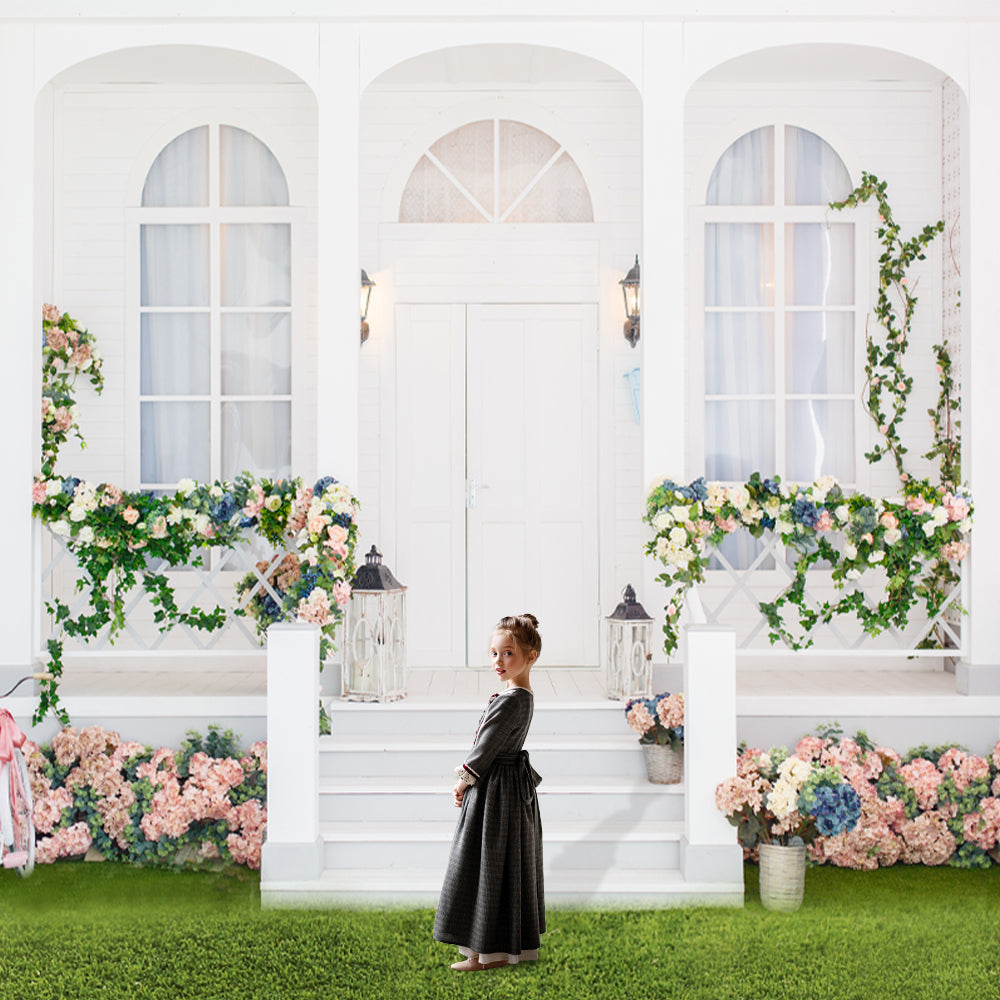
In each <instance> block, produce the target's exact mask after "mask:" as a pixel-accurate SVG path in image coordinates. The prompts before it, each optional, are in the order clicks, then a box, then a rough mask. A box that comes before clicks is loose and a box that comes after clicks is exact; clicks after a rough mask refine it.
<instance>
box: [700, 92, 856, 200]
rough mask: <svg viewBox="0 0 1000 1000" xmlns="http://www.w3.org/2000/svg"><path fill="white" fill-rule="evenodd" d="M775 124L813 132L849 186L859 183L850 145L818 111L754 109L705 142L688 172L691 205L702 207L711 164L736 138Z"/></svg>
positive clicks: (710, 174) (727, 124) (852, 149)
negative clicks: (841, 165) (836, 158)
mask: <svg viewBox="0 0 1000 1000" xmlns="http://www.w3.org/2000/svg"><path fill="white" fill-rule="evenodd" d="M776 122H780V123H781V124H782V125H794V126H796V127H798V128H802V129H806V130H807V131H809V132H814V133H815V134H816V135H818V136H819V137H820V138H821V139H822V140H823V141H824V142H826V143H827V144H828V145H830V146H831V147H832V148H833V150H834V152H835V153H836V154H837V155H838V156H839V157H840V159H841V160H842V161H843V163H844V166H845V167H846V168H847V172H848V174H849V175H850V178H851V183H852V184H854V185H855V186H856V185H857V184H858V182H859V181H860V180H861V173H862V169H863V168H862V166H861V160H860V157H859V156H858V155H857V152H856V151H855V149H854V145H853V143H851V142H850V141H849V140H848V139H847V138H846V136H844V134H843V133H842V132H841V131H840V130H839V129H838V128H837V127H836V126H835V125H833V124H831V123H830V122H828V121H827V120H826V118H824V117H823V115H822V113H821V112H817V113H813V112H811V111H806V110H804V109H803V108H788V109H784V108H768V109H767V110H766V111H763V110H755V111H753V112H752V113H748V114H746V115H741V116H740V117H739V118H736V119H734V120H732V121H729V122H726V125H725V127H724V128H721V129H719V130H718V131H716V132H715V133H714V134H713V136H712V138H711V139H710V140H708V142H707V143H706V149H705V152H704V153H703V154H702V155H701V157H700V158H699V160H698V165H697V166H696V167H695V169H694V170H693V171H692V175H691V183H692V185H693V187H692V189H691V191H690V192H689V195H690V197H691V198H692V199H694V200H693V201H692V202H691V204H693V205H703V204H704V203H705V192H706V191H707V190H708V182H709V181H710V180H711V178H712V171H713V170H715V165H716V164H717V163H718V162H719V159H720V157H721V156H722V154H723V153H725V151H726V150H727V149H729V147H730V146H731V145H732V144H733V143H734V142H735V141H736V140H737V139H739V138H740V137H741V136H744V135H746V134H747V133H748V132H753V131H754V129H758V128H764V127H766V126H768V125H774V124H775V123H776Z"/></svg>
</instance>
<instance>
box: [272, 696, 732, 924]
mask: <svg viewBox="0 0 1000 1000" xmlns="http://www.w3.org/2000/svg"><path fill="white" fill-rule="evenodd" d="M484 705H485V700H477V701H475V702H471V701H467V700H462V701H454V702H440V701H439V702H428V701H425V702H422V703H418V702H406V701H402V702H396V703H391V704H385V705H380V704H362V703H351V702H347V703H345V702H340V701H334V702H332V703H331V704H330V706H329V712H330V716H331V727H332V730H333V734H332V735H330V736H325V737H322V738H321V740H320V763H319V774H320V778H319V781H320V788H319V795H320V801H319V819H320V835H321V838H322V841H323V872H322V875H321V877H320V878H319V879H317V880H314V881H309V882H274V881H270V882H268V881H264V882H262V883H261V899H262V903H263V905H265V906H356V905H367V906H423V907H434V906H436V905H437V901H438V896H439V894H440V891H441V885H442V882H443V879H444V873H445V868H446V866H447V862H448V855H449V852H450V849H451V841H452V836H453V834H454V831H455V824H456V822H457V819H458V810H457V809H455V807H454V805H453V802H452V797H451V789H452V786H453V785H454V783H455V780H456V779H455V775H454V768H455V766H456V765H457V764H460V763H461V762H462V760H463V759H464V757H465V755H466V754H467V753H468V751H469V748H470V746H471V744H472V738H473V734H474V732H475V726H476V723H477V721H478V719H479V716H480V713H481V712H482V710H483V707H484ZM525 749H526V750H527V751H528V752H529V754H530V755H531V763H532V765H533V766H534V767H535V769H536V770H537V771H538V772H539V773H540V774H541V775H542V779H543V780H542V783H541V785H539V787H538V800H539V808H540V811H541V816H542V828H543V832H544V842H543V858H544V867H545V896H546V902H547V904H548V905H550V906H593V907H614V906H620V907H661V906H671V905H679V904H682V903H692V902H701V903H710V904H717V905H742V900H743V886H742V884H741V883H740V884H735V883H734V884H728V883H725V884H718V883H712V884H710V883H688V882H686V881H685V880H684V878H683V877H682V875H681V871H680V865H681V857H680V856H681V840H682V837H683V834H684V809H685V807H684V798H685V789H684V785H683V784H679V785H654V784H651V783H650V782H649V781H648V780H647V778H646V771H645V764H644V762H643V755H642V751H641V750H640V748H639V745H638V743H637V741H636V738H635V736H634V734H632V733H631V731H630V730H629V729H628V727H627V725H626V723H625V719H624V714H623V712H622V706H621V705H620V704H619V703H617V702H579V703H575V702H559V703H556V704H551V703H549V704H546V703H544V702H541V703H539V704H538V705H537V706H536V709H535V715H534V719H533V722H532V727H531V731H530V733H529V735H528V740H527V742H526V743H525Z"/></svg>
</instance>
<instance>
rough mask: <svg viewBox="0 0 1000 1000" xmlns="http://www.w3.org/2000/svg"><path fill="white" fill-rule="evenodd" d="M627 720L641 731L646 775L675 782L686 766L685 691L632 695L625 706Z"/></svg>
mask: <svg viewBox="0 0 1000 1000" xmlns="http://www.w3.org/2000/svg"><path fill="white" fill-rule="evenodd" d="M625 718H626V719H627V720H628V724H629V725H630V726H631V727H632V728H633V729H634V730H635V731H636V732H637V733H638V734H639V744H640V746H641V747H642V750H643V754H644V756H645V759H646V775H647V776H648V778H649V780H650V781H652V782H655V783H656V784H660V785H676V784H677V783H678V782H679V781H680V780H681V776H682V774H683V770H684V695H683V694H670V693H669V692H664V693H663V694H657V695H654V696H653V697H652V698H632V699H631V700H630V701H629V702H628V704H627V705H626V706H625Z"/></svg>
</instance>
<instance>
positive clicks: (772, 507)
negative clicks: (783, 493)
mask: <svg viewBox="0 0 1000 1000" xmlns="http://www.w3.org/2000/svg"><path fill="white" fill-rule="evenodd" d="M764 510H766V511H767V513H768V515H769V516H770V517H774V516H776V515H777V513H778V511H779V510H781V497H768V498H767V500H765V501H764Z"/></svg>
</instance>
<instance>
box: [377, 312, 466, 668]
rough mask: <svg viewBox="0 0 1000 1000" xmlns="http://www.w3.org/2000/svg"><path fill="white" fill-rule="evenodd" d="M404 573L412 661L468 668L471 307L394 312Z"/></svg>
mask: <svg viewBox="0 0 1000 1000" xmlns="http://www.w3.org/2000/svg"><path fill="white" fill-rule="evenodd" d="M396 392H397V396H396V503H395V516H396V539H397V546H396V547H397V551H396V565H395V566H393V567H392V568H393V572H394V573H395V574H396V576H397V577H398V578H399V579H400V580H401V581H402V582H403V583H404V584H406V586H407V588H408V589H407V593H406V625H407V660H408V662H409V663H410V664H411V665H412V666H431V667H449V666H463V665H464V664H465V662H466V661H465V629H466V621H465V617H466V613H465V306H462V305H444V306H440V305H399V306H397V307H396Z"/></svg>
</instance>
